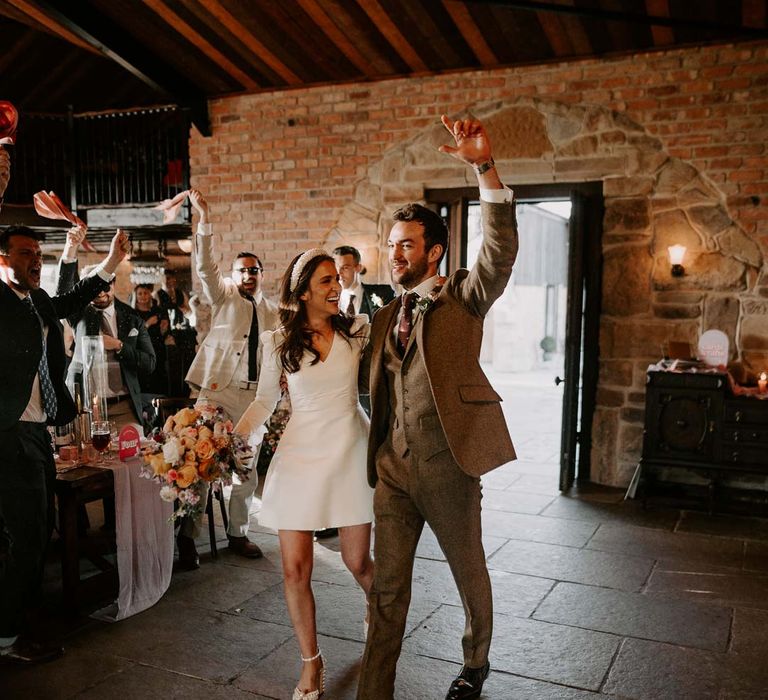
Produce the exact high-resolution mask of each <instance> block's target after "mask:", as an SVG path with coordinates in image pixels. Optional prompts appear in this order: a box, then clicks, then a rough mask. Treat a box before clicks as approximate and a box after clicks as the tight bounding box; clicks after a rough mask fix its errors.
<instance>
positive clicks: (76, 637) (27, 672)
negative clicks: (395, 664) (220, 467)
mask: <svg viewBox="0 0 768 700" xmlns="http://www.w3.org/2000/svg"><path fill="white" fill-rule="evenodd" d="M499 388H500V390H501V393H502V394H503V395H504V396H505V399H506V400H505V404H504V405H505V411H506V412H507V415H508V418H509V421H510V425H511V432H512V435H513V438H514V439H515V442H516V445H517V447H518V452H519V454H520V460H519V461H517V462H515V463H512V464H508V465H506V466H504V467H503V468H501V469H498V470H496V471H495V472H493V473H492V474H490V475H488V477H487V478H485V479H484V480H483V483H484V527H485V548H486V555H487V558H488V566H489V568H490V571H491V576H492V581H493V587H494V596H495V630H494V643H493V647H492V650H491V664H492V667H493V672H492V674H491V676H490V677H489V679H488V681H487V683H486V685H485V689H484V692H483V695H482V697H483V698H488V699H490V698H494V699H496V700H511V699H519V700H524V699H529V698H530V699H542V700H602V699H607V698H615V699H619V698H621V699H627V698H637V699H642V700H662V699H669V700H683V699H688V698H690V700H710V699H712V700H716V699H717V700H742V699H744V700H746V699H749V698H755V699H756V698H765V697H768V691H767V690H766V688H768V663H766V662H768V521H766V520H760V519H753V518H736V517H724V516H721V517H711V516H708V515H705V514H702V513H697V512H690V511H679V510H673V509H663V510H662V509H649V510H647V511H643V510H642V509H641V508H640V507H638V505H637V504H635V503H626V502H623V501H622V496H623V494H622V492H620V491H618V490H612V489H603V488H592V489H588V490H586V491H585V492H583V493H578V494H569V495H568V496H563V495H560V494H559V493H558V491H557V465H556V460H557V454H558V441H559V415H558V414H559V406H560V403H559V402H560V390H556V389H554V388H552V387H548V386H543V387H542V386H535V385H533V383H528V384H526V383H522V384H521V383H519V382H517V383H512V382H501V384H500V386H499ZM251 537H252V538H253V539H254V540H255V541H256V542H258V543H259V544H260V545H261V546H262V548H263V549H264V552H265V558H264V559H262V560H258V561H248V560H245V559H242V558H238V557H235V556H232V555H231V554H230V553H229V552H228V551H227V550H226V548H224V549H223V550H222V551H221V552H220V556H219V557H218V559H216V560H214V559H212V558H211V556H210V554H203V556H202V566H201V568H200V570H199V571H194V572H185V573H177V574H174V578H173V582H172V585H171V588H170V590H169V591H168V593H167V595H166V596H165V598H164V599H163V600H162V601H161V602H160V603H159V604H158V605H156V606H155V607H154V608H152V609H151V610H149V611H147V612H145V613H143V614H141V615H137V616H135V617H133V618H130V619H128V620H124V621H122V622H120V623H117V624H112V625H109V624H104V623H98V622H95V621H92V620H88V619H84V620H79V621H77V622H76V623H73V622H67V623H64V622H58V623H56V621H55V624H59V625H60V626H61V627H62V630H63V631H64V632H65V633H66V639H65V642H66V648H67V653H66V655H65V656H64V658H62V659H61V660H59V661H56V662H53V663H51V664H47V665H45V666H40V667H36V668H30V669H16V668H11V667H9V666H0V698H3V699H4V700H11V699H15V698H25V699H26V698H33V699H37V698H40V699H45V700H48V699H51V700H53V699H57V698H84V699H85V698H88V699H96V698H105V699H107V698H108V699H110V700H113V699H114V698H121V699H124V700H128V699H133V698H164V699H170V698H206V699H210V700H216V699H217V698H227V700H254V699H260V698H289V697H290V694H291V691H292V688H293V685H294V682H295V680H296V678H297V676H298V669H299V658H298V657H299V654H298V648H297V646H296V643H295V641H294V639H293V636H292V633H291V628H290V626H289V623H288V619H287V615H286V611H285V604H284V601H283V594H282V587H281V586H282V584H281V575H280V555H279V549H278V543H277V537H276V536H275V535H274V534H273V533H270V532H268V531H266V530H262V529H260V528H259V527H258V524H257V522H256V519H255V518H254V519H253V521H252V532H251ZM219 539H220V540H222V544H224V542H225V537H224V533H223V532H219ZM199 545H200V547H201V549H202V550H203V551H204V550H205V548H204V543H203V541H202V540H201V541H200V543H199ZM337 545H338V542H337V541H336V540H330V541H326V542H322V543H317V544H316V547H315V555H316V565H315V571H314V582H315V584H314V585H315V594H316V598H317V608H318V627H319V631H320V634H321V638H320V644H321V647H322V649H323V651H324V654H325V656H326V659H327V665H328V673H329V676H328V688H327V692H326V694H325V696H324V697H327V698H328V699H329V700H348V699H350V698H354V695H355V684H356V677H357V674H358V669H359V660H360V656H361V653H362V650H363V630H362V618H363V609H364V602H363V597H362V594H361V593H360V592H359V590H358V589H357V588H356V587H355V585H354V583H353V580H352V578H351V576H350V575H349V574H347V573H346V571H345V569H344V567H343V565H342V563H341V560H340V556H339V554H338V546H337ZM55 573H56V572H55V569H54V570H53V572H52V575H55ZM413 591H414V595H413V602H412V605H411V613H410V618H409V621H408V628H407V635H406V638H405V641H404V645H403V654H402V657H401V660H400V665H399V672H398V683H397V694H396V697H397V698H398V699H402V700H432V699H435V700H442V698H443V697H444V696H445V691H446V689H447V687H448V684H449V682H450V679H451V678H452V677H453V676H454V675H455V673H456V672H457V671H458V670H459V662H460V648H461V647H460V638H461V633H462V629H463V613H462V609H461V607H460V601H459V599H458V596H457V594H456V591H455V589H454V586H453V582H452V579H451V576H450V572H449V570H448V566H447V564H446V562H445V560H444V558H443V556H442V553H441V551H440V549H439V547H438V546H437V543H436V541H435V539H434V537H433V536H432V535H431V533H430V532H429V531H425V534H424V537H423V538H422V541H421V544H420V546H419V550H418V559H417V562H416V567H415V571H414V581H413Z"/></svg>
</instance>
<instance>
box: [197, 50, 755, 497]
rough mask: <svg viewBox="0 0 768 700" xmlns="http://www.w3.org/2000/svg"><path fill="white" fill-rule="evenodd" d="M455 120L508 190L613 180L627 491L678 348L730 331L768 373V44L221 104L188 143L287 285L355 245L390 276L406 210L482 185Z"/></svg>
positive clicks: (617, 416) (603, 415)
mask: <svg viewBox="0 0 768 700" xmlns="http://www.w3.org/2000/svg"><path fill="white" fill-rule="evenodd" d="M441 112H445V113H447V114H449V115H451V116H463V115H466V114H469V113H471V114H475V115H477V116H479V117H481V118H482V119H483V120H484V121H485V122H486V124H487V127H488V129H489V132H490V134H491V137H492V140H493V143H494V154H495V157H496V161H497V163H498V167H499V171H500V173H501V175H502V178H503V179H504V181H505V182H507V183H508V184H510V185H511V186H514V185H515V184H521V183H525V184H534V183H547V182H576V181H591V180H592V181H593V180H600V181H602V182H603V190H604V194H605V219H604V234H603V251H604V269H603V310H602V318H601V336H600V348H599V353H600V363H601V364H600V379H599V386H598V409H597V413H596V416H595V425H594V429H593V435H592V438H593V445H594V450H593V463H592V474H593V478H594V479H595V480H596V481H599V482H601V483H606V484H625V483H626V482H627V481H628V478H629V476H630V474H631V471H632V469H633V468H634V465H635V463H636V461H637V458H638V456H639V449H640V440H641V433H642V418H643V416H642V413H643V412H642V406H643V400H644V378H645V369H646V367H647V365H648V363H649V362H650V361H654V360H656V359H658V357H659V355H660V353H661V346H662V344H663V343H665V342H667V341H669V340H687V341H691V342H694V343H695V340H696V339H697V337H698V335H699V333H700V332H701V331H702V330H705V329H707V328H710V327H718V328H722V329H723V330H725V331H726V332H727V333H728V335H729V337H730V338H731V342H732V345H733V348H732V357H733V359H734V360H738V361H741V362H744V363H746V364H747V365H750V366H751V367H752V368H753V369H762V368H764V367H768V275H766V274H765V270H764V256H765V255H766V253H767V252H768V209H767V208H766V207H765V202H766V196H768V151H767V150H766V145H765V144H766V141H767V140H768V43H766V42H761V43H754V44H749V45H740V46H738V47H734V46H720V47H706V48H697V49H690V50H684V51H670V52H657V53H649V54H644V55H639V56H635V57H631V58H621V59H611V60H603V61H593V60H590V61H580V62H575V63H568V64H552V65H548V66H532V67H525V68H515V69H503V70H497V71H492V72H473V73H469V72H468V73H462V74H458V75H451V76H435V77H424V78H414V79H407V80H405V79H403V80H392V81H386V82H381V83H375V84H364V85H361V84H357V85H350V86H343V87H325V88H313V89H308V90H297V91H286V92H280V93H269V94H260V95H246V96H240V97H233V98H227V99H222V100H217V101H214V102H212V103H211V115H212V119H213V136H212V137H210V138H202V137H200V136H199V135H198V134H197V133H193V135H192V138H191V155H192V181H193V184H194V185H195V186H196V187H199V188H200V189H202V190H203V191H204V192H206V193H207V195H208V197H209V200H210V202H211V205H212V212H213V220H214V222H215V224H216V233H217V238H218V239H219V246H218V249H219V255H220V256H221V257H223V258H224V259H225V260H226V261H227V263H228V261H229V259H230V258H231V255H232V253H234V252H235V251H236V250H240V249H242V248H243V247H247V248H253V249H255V250H256V252H258V253H259V254H260V255H263V257H264V262H265V267H266V271H267V278H266V280H265V284H266V287H267V290H268V291H270V292H273V291H275V290H276V288H277V280H278V277H279V275H280V274H281V273H282V271H283V270H284V269H285V267H286V265H287V263H288V261H289V260H290V259H291V258H292V257H293V255H295V253H296V252H297V251H299V250H301V249H304V248H307V247H310V246H312V245H317V244H325V245H328V246H331V245H334V244H335V243H336V242H338V241H344V242H349V243H352V244H353V245H356V246H357V247H358V248H360V249H361V250H362V251H363V255H364V262H365V264H366V267H367V268H368V270H369V276H368V278H367V279H368V280H369V281H370V280H372V279H374V278H376V277H378V278H380V279H385V278H386V265H385V263H386V260H385V249H384V242H385V240H386V235H387V233H388V227H389V224H388V215H389V213H390V212H391V210H392V209H394V208H395V207H396V206H398V205H399V204H401V203H403V202H406V201H411V200H418V199H421V198H422V197H423V192H424V189H425V188H428V187H454V186H464V185H467V184H470V185H471V184H474V176H473V175H472V173H471V172H468V171H467V169H466V168H463V167H461V166H460V164H456V163H454V161H453V160H451V159H450V158H447V157H446V156H443V155H442V154H439V153H437V152H436V146H438V145H439V144H441V143H444V142H446V138H445V136H444V133H445V132H444V131H443V128H442V126H440V124H439V115H440V113H441ZM445 135H446V136H447V134H445ZM673 242H674V243H683V244H685V245H687V246H688V250H689V253H688V256H687V259H686V262H685V267H686V275H685V276H684V277H680V278H673V277H672V276H671V275H670V271H669V268H670V266H669V263H668V260H667V254H666V246H667V245H670V244H671V243H673Z"/></svg>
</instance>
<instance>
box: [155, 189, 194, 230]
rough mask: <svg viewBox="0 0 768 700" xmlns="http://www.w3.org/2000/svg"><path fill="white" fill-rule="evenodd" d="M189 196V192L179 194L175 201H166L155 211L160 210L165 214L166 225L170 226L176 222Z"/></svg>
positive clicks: (164, 221)
mask: <svg viewBox="0 0 768 700" xmlns="http://www.w3.org/2000/svg"><path fill="white" fill-rule="evenodd" d="M188 194H189V190H184V191H183V192H179V193H178V194H177V195H176V196H175V197H174V198H173V199H164V200H163V201H162V202H160V204H158V205H157V206H156V207H155V209H159V210H160V211H162V212H163V223H164V224H170V223H172V222H173V221H175V219H176V217H177V216H178V215H179V209H181V205H182V204H184V200H185V199H186V198H187V195H188Z"/></svg>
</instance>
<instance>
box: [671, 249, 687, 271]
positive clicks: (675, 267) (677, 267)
mask: <svg viewBox="0 0 768 700" xmlns="http://www.w3.org/2000/svg"><path fill="white" fill-rule="evenodd" d="M686 250H687V249H686V247H685V246H684V245H671V246H669V248H667V251H668V252H669V262H670V263H671V264H672V277H682V276H683V275H684V274H685V268H684V267H683V258H685V251H686Z"/></svg>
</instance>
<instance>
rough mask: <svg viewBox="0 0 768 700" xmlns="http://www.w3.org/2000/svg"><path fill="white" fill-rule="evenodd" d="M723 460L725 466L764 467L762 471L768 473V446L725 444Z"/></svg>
mask: <svg viewBox="0 0 768 700" xmlns="http://www.w3.org/2000/svg"><path fill="white" fill-rule="evenodd" d="M722 460H723V462H724V463H725V464H733V465H741V464H743V465H749V466H750V467H752V468H754V467H763V469H762V470H761V471H763V470H765V471H766V472H768V446H765V447H761V446H759V445H743V444H739V443H724V444H723V453H722Z"/></svg>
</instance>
